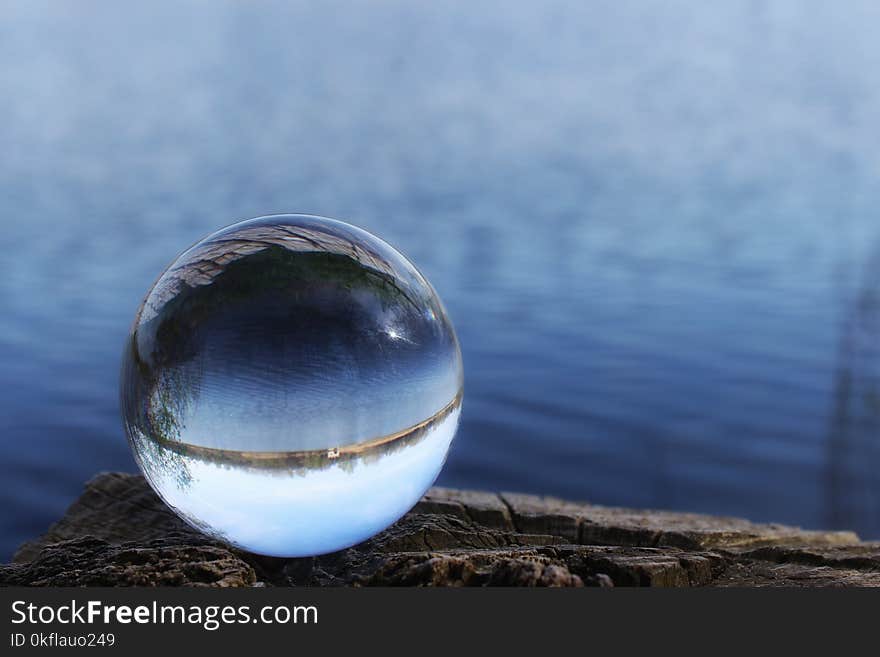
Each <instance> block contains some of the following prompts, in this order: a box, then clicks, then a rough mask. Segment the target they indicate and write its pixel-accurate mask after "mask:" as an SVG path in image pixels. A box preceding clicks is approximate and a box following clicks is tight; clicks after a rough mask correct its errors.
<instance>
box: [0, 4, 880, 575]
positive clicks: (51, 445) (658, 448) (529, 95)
mask: <svg viewBox="0 0 880 657" xmlns="http://www.w3.org/2000/svg"><path fill="white" fill-rule="evenodd" d="M878 24H880V4H878V3H875V2H871V1H870V0H864V1H853V2H847V3H843V4H837V3H825V2H807V1H804V0H791V1H785V0H779V1H773V2H754V1H743V2H739V1H732V0H731V1H723V2H713V3H700V2H675V1H670V0H664V1H663V2H650V1H644V0H642V1H638V2H636V1H633V2H621V1H620V0H609V1H607V2H606V1H599V0H588V1H580V2H571V3H563V2H559V1H558V0H543V1H541V2H520V3H512V2H510V1H509V0H506V1H498V2H483V1H476V2H475V1H472V0H471V1H468V2H461V3H456V2H442V3H436V2H428V1H427V0H422V1H417V2H412V1H406V0H400V1H396V0H389V1H385V0H371V1H369V2H367V1H364V2H334V1H332V0H331V1H322V2H247V3H245V2H233V1H223V0H210V1H206V2H150V3H117V2H110V1H108V2H89V1H79V2H75V3H73V2H69V3H68V2H41V1H35V0H27V1H21V2H2V3H0V229H2V230H0V244H2V248H0V386H2V396H0V478H2V486H0V509H2V515H0V541H2V542H0V556H2V558H3V559H4V560H5V559H7V558H8V557H9V555H10V554H11V553H12V551H13V550H14V548H15V547H16V546H17V545H18V544H19V543H20V542H21V541H23V540H25V539H27V538H30V537H33V536H35V535H37V534H39V533H40V532H42V531H43V530H45V528H46V527H47V525H48V524H49V523H50V522H51V521H53V520H55V519H57V518H58V517H59V516H60V514H61V513H62V512H63V510H64V509H65V508H66V506H67V505H68V504H69V503H70V502H71V501H72V500H73V499H74V498H75V497H76V495H77V494H78V493H79V491H80V489H81V487H82V484H83V482H84V481H85V480H87V479H88V478H89V477H91V476H92V475H93V474H94V473H96V472H98V471H100V470H114V469H119V470H127V471H134V470H135V465H134V462H133V461H132V459H131V457H130V455H129V449H128V446H127V444H126V441H125V439H124V437H123V432H122V428H121V423H120V420H119V416H118V407H117V389H118V367H119V360H120V355H121V349H122V344H123V340H124V338H125V336H126V333H127V330H128V327H129V323H130V322H131V320H132V318H133V316H134V312H135V309H136V308H137V305H138V304H139V302H140V300H141V298H142V296H143V294H144V293H145V292H146V290H147V288H148V287H149V286H150V284H151V283H152V281H153V280H154V278H155V277H156V275H157V274H158V273H159V272H160V271H161V270H162V268H163V267H164V266H165V265H166V264H167V263H168V262H169V261H170V260H171V259H172V258H173V257H174V256H175V255H176V254H177V253H178V252H180V251H181V250H183V249H184V248H185V247H187V246H188V245H189V244H190V243H192V242H194V241H195V240H197V239H199V238H201V237H202V236H204V235H205V234H206V233H209V232H211V231H213V230H215V229H217V228H218V227H220V226H223V225H225V224H228V223H231V222H233V221H235V220H238V219H243V218H248V217H252V216H257V215H262V214H270V213H276V212H306V213H315V214H322V215H327V216H331V217H336V218H340V219H345V220H348V221H350V222H352V223H355V224H358V225H360V226H362V227H364V228H366V229H368V230H370V231H372V232H374V233H376V234H378V235H379V236H381V237H383V238H385V239H386V240H387V241H389V242H390V243H392V244H393V245H395V246H396V247H398V248H399V249H400V250H402V251H403V252H404V253H405V254H407V255H408V256H409V257H410V258H411V259H412V260H413V261H414V262H415V263H416V264H417V265H418V266H419V267H420V268H421V269H422V271H423V272H424V273H425V274H426V275H427V277H428V278H429V279H430V280H431V281H432V283H433V284H434V286H435V287H436V288H437V290H438V291H439V293H440V295H441V297H442V298H443V299H444V301H445V303H446V305H447V307H448V309H449V311H450V314H451V316H452V318H453V320H454V322H455V324H456V327H457V329H458V333H459V338H460V340H461V344H462V347H463V352H464V358H465V370H466V392H465V405H464V412H463V419H462V425H461V429H460V432H459V435H458V438H457V440H456V442H455V444H454V445H453V451H452V453H451V456H450V459H449V462H448V464H447V467H446V469H445V470H444V472H443V474H442V476H441V479H440V483H441V484H444V485H450V486H463V487H471V488H481V489H505V490H517V491H524V492H532V493H541V494H552V495H557V496H563V497H566V498H572V499H578V500H586V501H590V502H594V503H600V504H611V505H626V506H637V507H659V508H668V509H677V510H692V511H703V512H709V513H716V514H733V515H739V516H745V517H748V518H751V519H754V520H760V521H780V522H787V523H795V524H801V525H804V526H807V527H833V528H852V529H855V530H857V531H858V532H859V533H860V534H861V535H862V536H863V537H865V538H875V539H876V538H880V472H878V466H880V430H878V424H880V393H878V374H880V353H878V336H880V332H878V331H880V326H878V324H880V217H878V209H880V184H878V182H880V121H878V116H880V40H878V39H877V29H876V26H877V25H878Z"/></svg>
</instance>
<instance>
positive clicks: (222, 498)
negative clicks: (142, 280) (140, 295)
mask: <svg viewBox="0 0 880 657" xmlns="http://www.w3.org/2000/svg"><path fill="white" fill-rule="evenodd" d="M462 382H463V373H462V362H461V353H460V351H459V346H458V340H457V338H456V336H455V331H454V330H453V328H452V324H451V323H450V321H449V318H448V317H447V316H446V312H445V310H444V308H443V305H442V303H441V302H440V299H439V298H438V296H437V294H436V292H435V291H434V290H433V288H432V287H431V285H430V284H429V283H428V281H427V280H425V278H424V276H422V275H421V274H420V273H419V271H418V270H417V269H416V268H415V267H414V266H413V264H412V263H411V262H409V261H408V260H407V259H406V258H405V257H403V256H402V255H401V254H400V253H398V252H397V251H396V250H394V249H393V248H392V247H391V246H389V245H388V244H386V243H385V242H383V241H382V240H380V239H379V238H377V237H375V236H373V235H371V234H370V233H367V232H366V231H363V230H361V229H359V228H356V227H354V226H351V225H349V224H345V223H342V222H340V221H334V220H332V219H325V218H322V217H313V216H305V215H277V216H269V217H260V218H257V219H251V220H249V221H242V222H240V223H237V224H233V225H232V226H229V227H227V228H224V229H223V230H220V231H218V232H216V233H214V234H212V235H209V236H208V237H206V238H205V239H203V240H202V241H200V242H198V243H197V244H196V245H195V246H193V247H192V248H190V249H189V250H187V251H185V252H184V253H183V254H182V255H181V256H179V257H178V258H177V259H176V260H175V261H174V262H173V263H172V264H171V265H170V266H169V267H168V268H167V269H166V270H165V271H164V272H163V273H162V275H161V276H160V277H159V279H158V280H157V281H156V282H155V283H154V285H153V287H152V288H151V289H150V291H149V292H148V293H147V295H146V297H145V298H144V301H143V303H142V304H141V306H140V308H139V309H138V311H137V314H136V316H135V319H134V324H133V326H132V329H131V333H130V335H129V337H128V340H127V343H126V347H125V352H124V355H123V364H122V378H121V385H120V387H121V405H122V413H123V420H124V423H125V429H126V433H127V435H128V440H129V443H130V445H131V448H132V450H133V452H134V455H135V458H136V460H137V463H138V465H139V466H140V468H141V470H142V471H143V473H144V476H145V477H146V479H147V481H148V482H149V483H150V485H151V486H152V487H153V489H154V490H155V491H156V492H157V493H158V494H159V496H160V497H161V498H162V499H163V500H164V501H165V502H166V503H167V504H168V505H169V506H170V507H171V508H172V509H173V510H174V511H175V512H176V513H177V514H178V515H180V517H181V518H183V519H184V520H185V521H186V522H188V523H189V524H190V525H192V526H194V527H196V528H197V529H199V530H201V531H203V532H204V533H206V534H208V535H210V536H213V537H215V538H218V539H222V540H224V541H226V542H228V543H231V544H233V545H236V546H238V547H241V548H243V549H246V550H249V551H252V552H257V553H261V554H268V555H275V556H305V555H315V554H321V553H325V552H332V551H334V550H339V549H342V548H345V547H348V546H350V545H353V544H355V543H358V542H360V541H362V540H364V539H366V538H369V537H370V536H372V535H373V534H375V533H377V532H379V531H381V530H382V529H384V528H386V527H387V526H388V525H390V524H392V523H393V522H394V521H396V520H397V519H398V518H400V517H401V516H402V515H403V514H404V513H406V512H407V511H408V510H409V509H410V508H411V507H412V506H413V505H414V504H415V503H416V502H417V501H418V500H419V498H420V497H421V496H422V495H423V494H424V493H425V491H426V490H427V489H428V488H429V487H430V486H431V484H432V483H433V482H434V480H435V479H436V477H437V475H438V474H439V472H440V469H441V468H442V466H443V463H444V461H445V459H446V454H447V452H448V450H449V445H450V443H451V441H452V438H453V436H454V434H455V430H456V428H457V426H458V418H459V412H460V407H461V399H462Z"/></svg>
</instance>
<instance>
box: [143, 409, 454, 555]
mask: <svg viewBox="0 0 880 657" xmlns="http://www.w3.org/2000/svg"><path fill="white" fill-rule="evenodd" d="M459 413H460V411H459V410H456V411H454V412H453V413H451V414H450V415H448V416H447V417H446V418H445V419H444V420H443V421H442V422H441V423H439V424H438V425H437V426H436V427H435V428H434V429H433V430H431V432H430V433H428V434H427V435H425V437H424V438H422V439H421V440H419V441H418V442H416V443H414V444H412V445H410V446H408V447H406V448H404V449H402V450H399V451H394V452H391V453H388V454H386V455H384V456H382V457H381V458H380V459H378V460H376V461H372V462H359V463H357V465H355V467H354V469H353V470H350V471H349V470H346V469H343V468H342V467H340V466H338V465H333V466H331V467H329V468H324V469H318V470H314V471H311V472H308V473H307V474H304V475H300V474H295V475H285V474H283V473H279V472H277V471H265V472H260V471H259V470H256V469H251V468H229V467H223V466H219V465H216V464H212V463H207V462H204V461H199V460H196V459H189V458H184V459H183V460H184V461H185V463H186V467H187V469H188V470H189V472H190V474H191V475H192V481H191V482H190V483H188V484H187V485H186V486H184V487H182V488H181V487H180V486H179V485H178V483H177V480H176V479H175V477H174V471H173V469H169V470H165V471H159V472H155V473H151V474H152V476H151V479H152V483H153V485H154V486H155V487H156V488H157V489H158V491H159V493H160V494H161V495H162V497H163V499H165V501H166V502H168V503H169V504H170V505H171V506H173V507H175V508H177V509H178V510H180V511H181V512H183V513H184V514H185V515H189V516H190V517H192V518H194V519H197V520H198V521H200V523H201V524H204V525H207V526H210V527H213V528H214V529H215V530H216V531H217V532H218V534H219V535H221V536H227V537H229V538H230V539H231V540H232V542H234V543H236V544H238V545H239V546H241V547H244V548H246V549H248V550H250V551H252V552H259V553H264V554H272V555H278V556H281V555H283V556H305V555H311V554H320V553H324V552H330V551H333V550H337V549H341V548H343V547H347V546H349V545H353V544H355V543H358V542H360V541H362V540H364V539H366V538H369V537H370V536H372V535H373V534H374V533H376V532H378V531H380V530H381V529H383V528H385V527H386V526H388V525H389V524H391V523H392V522H394V521H395V520H397V519H398V518H399V517H400V516H401V515H403V514H404V513H405V512H406V511H407V510H409V509H410V508H411V507H412V505H413V504H415V503H416V502H417V501H418V499H419V498H420V497H421V496H422V495H423V494H424V492H425V491H426V490H427V489H428V488H429V487H430V485H431V483H432V482H433V481H434V479H435V478H436V476H437V473H438V472H439V471H440V468H441V467H442V466H443V462H444V460H445V458H446V452H447V450H448V447H449V443H450V441H451V440H452V438H453V436H454V434H455V429H456V427H457V425H458V417H459Z"/></svg>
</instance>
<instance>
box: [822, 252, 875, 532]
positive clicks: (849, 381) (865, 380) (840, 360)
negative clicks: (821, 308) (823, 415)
mask: <svg viewBox="0 0 880 657" xmlns="http://www.w3.org/2000/svg"><path fill="white" fill-rule="evenodd" d="M828 487H829V516H830V518H829V521H830V523H831V526H833V527H846V528H851V527H855V526H858V527H860V528H861V530H862V531H864V532H868V533H870V534H873V535H876V534H878V533H880V244H878V245H877V247H876V248H875V250H874V252H873V254H872V255H871V257H870V258H869V259H868V261H867V263H866V265H865V268H864V272H863V276H862V280H861V281H860V283H859V286H858V289H857V291H856V295H855V297H854V298H853V299H852V301H851V302H850V305H849V307H848V308H847V309H846V310H845V312H844V316H843V318H842V325H841V331H840V342H839V345H838V355H837V367H836V370H835V380H834V398H833V409H832V415H831V423H830V427H829V437H828Z"/></svg>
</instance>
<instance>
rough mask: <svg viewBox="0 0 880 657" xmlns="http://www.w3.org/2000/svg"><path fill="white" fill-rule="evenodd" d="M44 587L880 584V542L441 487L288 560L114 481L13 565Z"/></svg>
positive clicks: (3, 575) (105, 479)
mask: <svg viewBox="0 0 880 657" xmlns="http://www.w3.org/2000/svg"><path fill="white" fill-rule="evenodd" d="M0 584H3V585H33V586H52V585H66V586H89V585H122V586H135V585H147V586H151V585H188V586H299V585H312V586H351V585H354V586H370V585H406V586H410V585H415V586H419V585H435V586H485V585H514V586H582V585H587V586H797V587H803V586H880V543H863V542H860V541H859V539H858V537H857V536H856V535H855V534H853V533H852V532H815V531H804V530H801V529H798V528H795V527H786V526H783V525H766V524H755V523H751V522H748V521H745V520H740V519H736V518H719V517H713V516H704V515H697V514H688V513H670V512H662V511H635V510H631V509H616V508H608V507H600V506H592V505H585V504H573V503H570V502H565V501H561V500H555V499H549V498H540V497H534V496H530V495H518V494H508V493H502V494H494V493H482V492H475V491H460V490H451V489H444V488H434V489H431V491H429V493H428V494H427V495H426V496H425V497H424V499H423V500H422V501H421V502H419V504H418V505H417V506H416V507H415V509H413V510H412V511H411V512H410V513H408V514H407V515H406V516H405V517H404V518H403V519H401V520H400V522H398V523H397V524H395V525H394V526H393V527H391V528H390V529H388V530H386V531H385V532H382V533H381V534H379V535H377V536H375V537H373V538H372V539H370V540H368V541H366V542H364V543H362V544H360V545H357V546H355V547H353V548H350V549H348V550H343V551H341V552H337V553H334V554H330V555H326V556H321V557H315V558H307V559H275V558H268V557H261V556H257V555H253V554H249V553H245V552H242V551H239V550H236V549H234V548H230V547H228V546H225V545H222V544H219V543H216V542H212V541H210V540H208V539H206V538H205V537H203V536H201V535H200V534H198V533H197V532H195V531H194V530H192V529H190V528H189V527H187V526H186V525H185V524H184V523H183V522H182V521H180V520H179V519H178V518H177V517H176V516H175V515H174V514H173V513H172V512H171V511H169V510H168V508H167V507H166V506H165V505H164V504H163V503H162V502H161V501H160V500H159V499H158V497H156V495H155V494H154V493H153V492H152V490H150V488H149V487H148V486H147V484H146V483H145V482H144V480H143V478H142V477H140V476H136V475H127V474H118V473H110V474H102V475H98V476H97V477H95V478H94V479H93V480H92V481H90V482H89V483H88V484H87V485H86V488H85V491H84V492H83V494H82V496H81V497H80V498H79V499H78V500H77V501H76V502H74V504H73V505H72V506H71V507H70V509H69V510H68V511H67V514H66V515H65V516H64V517H63V518H62V519H61V520H60V521H58V522H57V523H55V525H53V526H52V527H51V528H50V529H49V530H48V532H47V533H46V534H45V535H44V536H42V537H41V538H39V539H37V540H36V541H33V542H31V543H26V544H25V545H23V546H22V547H21V549H20V550H19V551H18V553H17V554H16V555H15V557H14V560H13V563H11V564H7V565H3V566H0Z"/></svg>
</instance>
